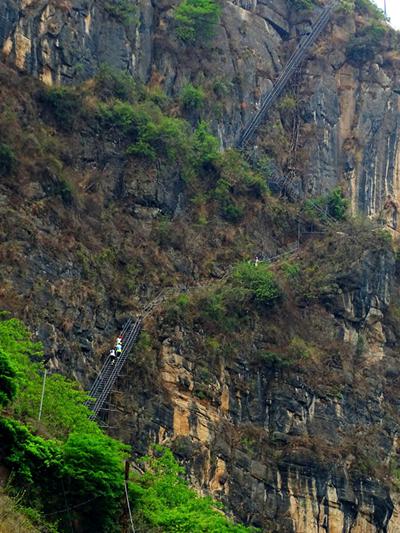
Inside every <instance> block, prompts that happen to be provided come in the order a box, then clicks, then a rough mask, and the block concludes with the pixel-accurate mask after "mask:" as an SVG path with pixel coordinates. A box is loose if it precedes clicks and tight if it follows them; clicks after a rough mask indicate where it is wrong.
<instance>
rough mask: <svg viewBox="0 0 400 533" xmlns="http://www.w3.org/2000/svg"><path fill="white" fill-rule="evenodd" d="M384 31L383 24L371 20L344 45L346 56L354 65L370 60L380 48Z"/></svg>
mask: <svg viewBox="0 0 400 533" xmlns="http://www.w3.org/2000/svg"><path fill="white" fill-rule="evenodd" d="M385 33H386V28H385V26H383V25H382V24H381V23H379V22H373V23H372V24H369V25H368V26H365V27H364V28H362V30H360V31H359V32H358V33H357V34H356V35H354V36H353V37H352V38H351V39H350V41H349V43H348V44H347V46H346V56H347V58H348V59H349V61H351V62H352V63H355V64H356V65H363V64H364V63H366V62H367V61H371V60H372V59H373V58H374V57H375V55H376V54H377V53H378V52H379V51H380V50H381V47H382V40H383V38H384V36H385Z"/></svg>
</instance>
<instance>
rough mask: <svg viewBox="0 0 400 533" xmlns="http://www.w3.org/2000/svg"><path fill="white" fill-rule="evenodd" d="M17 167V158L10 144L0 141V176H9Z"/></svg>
mask: <svg viewBox="0 0 400 533" xmlns="http://www.w3.org/2000/svg"><path fill="white" fill-rule="evenodd" d="M16 168H17V158H16V156H15V153H14V151H13V150H12V148H11V147H10V146H8V144H4V143H0V176H9V175H10V174H12V173H13V172H14V171H15V169H16Z"/></svg>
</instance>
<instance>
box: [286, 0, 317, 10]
mask: <svg viewBox="0 0 400 533" xmlns="http://www.w3.org/2000/svg"><path fill="white" fill-rule="evenodd" d="M289 3H290V4H291V5H292V6H293V7H294V8H295V9H298V10H300V9H306V10H311V9H312V8H313V7H314V6H315V4H314V2H313V0H289Z"/></svg>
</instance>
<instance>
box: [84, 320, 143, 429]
mask: <svg viewBox="0 0 400 533" xmlns="http://www.w3.org/2000/svg"><path fill="white" fill-rule="evenodd" d="M141 328H142V319H141V318H138V319H137V320H136V321H135V322H134V324H133V326H132V327H131V328H130V330H129V331H128V333H127V334H126V339H125V341H124V345H123V349H122V352H121V355H120V356H119V357H117V358H116V360H115V361H114V363H113V364H111V365H110V367H109V368H108V369H107V371H106V372H105V375H104V376H103V380H102V385H101V387H100V388H99V390H98V396H97V397H96V398H95V401H94V403H93V405H91V410H92V415H91V416H90V419H92V420H93V419H94V418H95V417H96V415H97V414H98V413H99V412H100V411H101V409H102V407H103V405H104V402H105V401H106V399H107V396H108V395H109V393H110V392H111V389H112V387H113V385H114V383H115V381H116V379H117V378H118V376H119V374H120V372H121V370H122V367H123V366H124V364H125V362H126V360H127V359H128V356H129V354H130V352H131V350H132V347H133V345H134V343H135V341H136V340H137V338H138V336H139V333H140V330H141Z"/></svg>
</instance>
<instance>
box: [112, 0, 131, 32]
mask: <svg viewBox="0 0 400 533" xmlns="http://www.w3.org/2000/svg"><path fill="white" fill-rule="evenodd" d="M104 9H105V10H106V11H107V12H108V13H109V14H110V15H111V16H112V17H114V18H115V19H116V20H118V21H119V22H121V23H122V24H123V25H124V26H130V25H131V24H134V23H135V22H136V18H137V17H136V6H135V5H134V4H133V3H132V0H109V1H108V2H106V3H105V5H104Z"/></svg>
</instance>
